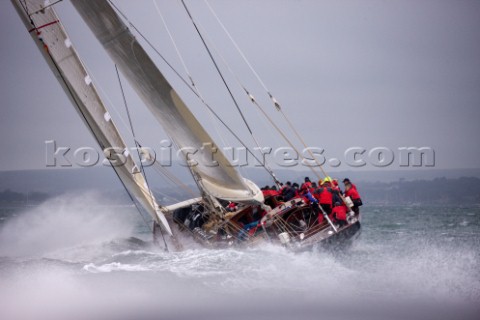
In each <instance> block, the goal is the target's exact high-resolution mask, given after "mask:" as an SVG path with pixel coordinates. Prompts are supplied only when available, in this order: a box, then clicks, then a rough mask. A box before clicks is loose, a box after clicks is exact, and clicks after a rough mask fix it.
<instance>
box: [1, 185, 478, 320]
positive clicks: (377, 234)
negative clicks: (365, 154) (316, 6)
mask: <svg viewBox="0 0 480 320" xmlns="http://www.w3.org/2000/svg"><path fill="white" fill-rule="evenodd" d="M2 210H3V211H0V319H2V320H7V319H12V320H14V319H54V320H55V319H414V318H418V319H429V318H432V319H444V318H445V319H480V314H479V313H477V312H478V310H479V309H478V305H479V303H480V249H479V245H480V207H479V206H463V207H461V206H449V205H436V206H431V205H430V206H425V205H415V206H371V205H370V206H369V205H368V204H366V205H365V206H364V207H362V230H361V234H360V236H359V237H358V238H357V239H356V240H355V242H354V243H353V245H352V246H351V247H349V248H346V249H343V250H330V251H329V250H325V249H322V248H317V249H315V250H312V251H309V252H304V253H292V252H289V251H288V250H286V249H284V248H281V247H278V246H274V245H267V246H264V247H261V248H250V249H245V250H239V249H234V248H231V249H225V250H211V249H203V248H200V247H198V246H193V247H192V248H189V249H186V250H184V251H182V252H165V251H163V250H161V249H159V248H157V247H156V246H154V245H153V244H152V241H151V236H150V234H149V230H148V228H147V227H146V226H145V223H144V221H143V219H141V218H140V217H139V215H138V213H136V212H135V209H134V208H133V207H129V206H127V207H114V206H113V207H112V206H110V207H109V206H102V205H101V201H100V199H97V198H96V197H95V195H92V194H83V195H76V196H62V197H60V198H56V199H52V200H49V201H47V202H45V203H44V204H42V205H39V206H36V207H29V208H16V209H2Z"/></svg>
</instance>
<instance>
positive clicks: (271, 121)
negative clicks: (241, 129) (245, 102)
mask: <svg viewBox="0 0 480 320" xmlns="http://www.w3.org/2000/svg"><path fill="white" fill-rule="evenodd" d="M198 25H199V26H200V28H201V27H202V26H201V24H199V23H198ZM206 38H207V39H208V35H206ZM209 41H210V44H211V45H212V47H213V50H214V51H215V53H216V54H217V55H218V56H219V57H220V59H221V60H222V62H223V64H224V65H225V67H226V68H227V70H228V71H229V72H230V73H231V75H232V76H233V77H234V78H235V80H236V82H237V84H238V85H239V86H240V87H241V88H242V89H243V91H244V92H245V94H246V96H247V98H248V99H249V100H250V101H251V102H252V103H253V104H254V105H255V106H256V107H257V108H258V110H259V111H260V113H261V114H262V115H263V117H264V118H266V119H267V120H268V122H269V123H270V125H271V126H272V127H273V128H274V129H275V130H276V131H277V132H278V133H279V134H280V135H281V137H282V138H283V139H284V140H285V141H286V142H287V143H288V144H289V146H290V147H291V148H293V149H294V150H295V152H297V154H298V155H299V156H300V157H301V158H302V159H304V160H306V159H305V157H304V156H303V154H302V153H301V152H300V150H299V149H298V148H297V147H296V146H295V145H294V144H293V142H292V141H291V140H290V139H289V138H288V137H287V136H286V134H285V133H284V132H283V131H282V129H280V128H279V127H278V125H277V124H276V123H275V122H274V121H273V120H272V118H271V117H270V116H269V115H268V114H267V113H266V112H265V110H264V109H263V108H262V107H261V106H260V104H259V103H258V101H257V100H256V99H255V97H254V96H253V95H252V94H251V93H250V91H249V90H248V89H247V88H246V86H245V85H244V84H243V83H242V81H241V80H240V78H239V77H238V76H237V74H236V73H235V72H234V71H233V70H232V68H231V67H230V65H229V64H228V62H227V60H226V59H225V57H224V56H223V55H222V54H221V52H220V50H219V49H218V48H217V47H216V46H215V44H214V42H213V41H212V40H211V39H209ZM308 167H309V168H310V169H311V170H312V172H313V173H314V174H315V175H316V176H317V177H318V178H319V179H321V176H320V175H319V174H318V173H317V171H315V169H314V167H312V166H308Z"/></svg>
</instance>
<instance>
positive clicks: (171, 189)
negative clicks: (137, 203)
mask: <svg viewBox="0 0 480 320" xmlns="http://www.w3.org/2000/svg"><path fill="white" fill-rule="evenodd" d="M173 172H174V173H175V175H176V176H177V177H178V178H180V179H181V180H182V181H183V182H184V183H185V184H187V185H191V186H192V189H193V190H195V189H196V188H195V187H194V183H193V180H192V178H191V176H190V174H189V172H188V171H187V170H186V169H185V168H180V167H179V168H176V169H173ZM146 173H147V179H148V182H149V184H150V186H151V187H152V189H153V190H154V192H155V193H156V196H157V197H158V199H160V201H161V202H162V203H164V204H170V203H173V202H175V200H184V199H187V198H189V197H191V196H192V195H191V194H187V193H186V192H185V191H184V190H182V189H180V188H178V187H176V186H174V185H171V184H169V183H168V182H167V180H165V179H164V178H162V177H161V175H159V174H158V173H157V172H156V171H155V170H153V169H152V168H147V171H146ZM276 174H277V176H278V177H279V178H280V179H281V180H283V181H287V180H290V181H292V182H293V181H297V182H301V181H303V179H304V177H305V176H310V177H311V178H312V180H316V177H315V175H313V174H312V172H311V171H295V170H284V169H281V170H276ZM242 175H244V176H245V177H247V178H250V179H252V180H254V181H255V182H256V183H257V184H258V185H259V186H260V187H263V186H265V185H272V181H271V180H270V179H269V177H268V175H267V174H266V173H265V172H264V171H263V170H261V169H257V168H245V169H242ZM332 176H333V177H336V178H338V179H340V180H342V179H343V178H345V177H348V178H350V179H351V180H352V181H354V182H355V183H356V184H357V186H358V187H359V189H360V192H361V194H362V197H363V198H364V200H365V202H366V203H371V204H395V203H398V204H405V203H410V204H414V203H438V204H448V203H452V204H461V203H465V204H480V169H458V170H440V169H428V170H425V169H423V170H414V169H410V170H395V171H383V170H378V171H360V170H359V171H343V172H332ZM82 192H99V193H101V194H102V196H104V197H105V199H106V201H107V202H109V203H123V204H126V203H129V198H128V195H127V194H126V192H125V191H124V189H123V186H122V184H121V182H120V181H119V180H118V178H117V177H116V175H115V172H114V171H113V170H112V169H110V168H107V167H91V168H81V169H78V168H77V169H58V168H56V169H43V170H22V171H0V203H12V202H15V203H19V204H21V203H26V202H29V203H30V204H35V203H39V202H42V201H44V200H45V199H47V198H49V197H53V196H58V195H61V194H65V193H82Z"/></svg>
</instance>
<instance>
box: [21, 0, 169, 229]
mask: <svg viewBox="0 0 480 320" xmlns="http://www.w3.org/2000/svg"><path fill="white" fill-rule="evenodd" d="M12 3H13V4H14V6H15V8H16V9H17V11H18V13H19V15H20V17H21V18H22V20H23V22H24V23H25V26H26V27H27V30H28V31H29V32H30V34H31V36H32V38H33V39H34V41H35V43H36V44H37V45H38V47H39V49H40V51H41V52H42V54H43V56H44V58H45V60H46V61H47V63H48V65H49V66H50V68H51V69H52V71H53V73H54V74H55V76H56V78H57V79H58V81H59V82H60V84H61V85H62V87H63V89H64V90H65V92H66V93H67V95H68V97H69V98H70V100H71V102H72V103H73V105H74V106H75V108H76V110H77V111H78V112H79V114H80V116H81V117H82V119H83V120H84V122H85V124H86V125H87V127H88V128H89V129H90V131H91V133H92V134H93V135H94V136H95V138H96V140H97V141H98V143H99V145H100V147H101V148H102V150H104V152H105V156H106V157H107V159H109V160H110V161H111V163H114V164H121V163H123V162H124V165H118V166H114V169H115V171H116V172H117V174H118V176H119V178H120V179H121V180H122V182H123V184H124V185H125V187H126V188H127V190H128V192H129V193H130V194H131V195H132V196H133V197H134V198H135V199H136V201H138V202H139V203H140V204H141V205H142V207H143V208H144V209H145V210H146V211H147V212H148V213H149V214H150V215H151V216H152V218H153V219H154V220H155V221H156V222H157V223H159V224H160V225H161V227H162V229H163V230H165V231H166V232H167V233H168V234H170V235H171V234H172V232H171V229H170V227H169V224H168V222H167V220H166V219H165V217H164V215H163V213H162V211H161V210H162V208H160V207H159V205H158V204H157V202H156V200H155V197H154V196H153V194H152V193H151V191H150V190H149V188H148V186H147V183H146V181H145V178H144V176H143V174H142V173H141V171H140V170H139V169H138V168H137V166H136V164H135V161H134V160H133V158H132V156H131V155H130V153H129V151H128V148H127V146H126V144H125V142H124V141H123V140H122V138H121V136H120V134H119V132H118V130H117V128H116V126H115V124H114V122H113V120H112V119H111V117H110V115H109V113H108V111H107V109H106V108H105V106H104V104H103V103H102V100H101V99H100V96H99V95H98V93H97V91H96V89H95V86H94V85H93V83H92V80H91V78H90V77H89V75H88V73H87V72H86V69H85V67H84V65H83V64H82V62H81V60H80V58H79V57H78V55H77V53H76V51H75V49H74V47H73V45H72V42H71V41H70V39H69V38H68V35H67V33H66V32H65V30H64V28H63V27H62V25H61V23H60V21H59V18H58V16H57V14H56V13H55V11H54V9H53V6H49V5H48V1H44V0H12ZM91 3H93V1H92V2H91ZM112 148H115V149H112ZM119 150H120V151H119Z"/></svg>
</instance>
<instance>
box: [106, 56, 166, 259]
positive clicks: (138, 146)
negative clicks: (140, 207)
mask: <svg viewBox="0 0 480 320" xmlns="http://www.w3.org/2000/svg"><path fill="white" fill-rule="evenodd" d="M115 72H116V74H117V78H118V84H119V86H120V91H121V92H122V98H123V103H124V105H125V110H126V111H127V118H128V123H129V124H130V130H131V132H132V137H133V140H134V141H135V146H136V150H137V155H138V158H139V161H140V172H141V175H142V176H143V178H144V179H145V188H146V189H147V190H144V191H148V194H149V195H150V202H151V205H152V207H153V209H154V210H155V214H157V212H156V211H157V210H158V209H159V208H161V205H159V204H158V203H157V201H155V197H154V196H153V192H152V189H151V188H150V186H149V183H148V179H147V174H146V172H145V168H144V167H143V163H142V157H141V155H140V148H141V146H140V144H139V143H138V141H137V138H136V136H135V131H134V129H133V122H132V117H131V116H130V110H129V109H128V103H127V98H126V97H125V91H124V90H123V85H122V79H121V77H120V72H118V67H117V65H116V64H115ZM131 174H132V175H133V174H135V173H134V172H132V173H131ZM142 189H143V188H142ZM157 218H158V217H157ZM154 220H155V221H154V223H157V221H156V219H154ZM154 230H155V228H154ZM160 234H161V235H162V239H163V243H164V245H165V249H166V250H167V251H168V245H167V241H166V240H165V236H164V235H163V230H162V228H160Z"/></svg>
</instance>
